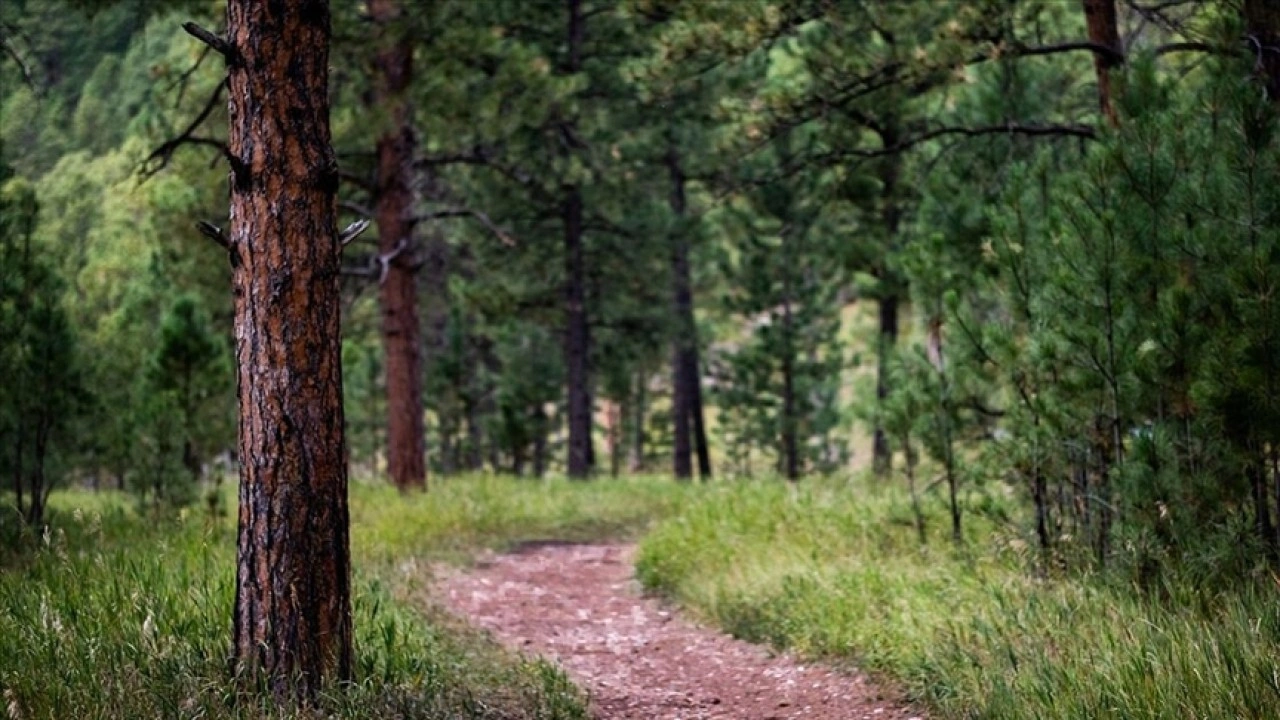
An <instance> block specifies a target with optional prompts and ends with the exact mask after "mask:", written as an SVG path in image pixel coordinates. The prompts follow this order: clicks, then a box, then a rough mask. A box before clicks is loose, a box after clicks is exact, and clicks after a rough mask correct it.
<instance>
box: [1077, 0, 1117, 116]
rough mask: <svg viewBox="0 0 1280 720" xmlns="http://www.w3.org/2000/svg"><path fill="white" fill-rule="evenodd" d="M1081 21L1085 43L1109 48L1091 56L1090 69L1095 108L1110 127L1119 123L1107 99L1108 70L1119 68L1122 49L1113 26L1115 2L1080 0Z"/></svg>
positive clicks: (1109, 84)
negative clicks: (1086, 33) (1086, 32)
mask: <svg viewBox="0 0 1280 720" xmlns="http://www.w3.org/2000/svg"><path fill="white" fill-rule="evenodd" d="M1083 2H1084V19H1085V24H1086V25H1087V26H1088V28H1089V42H1092V43H1094V44H1096V45H1101V46H1103V47H1106V48H1110V49H1111V50H1112V53H1110V54H1109V53H1100V52H1094V53H1093V68H1094V72H1096V73H1097V75H1098V107H1099V108H1101V110H1102V114H1103V116H1104V117H1106V118H1107V122H1108V123H1110V124H1111V126H1112V127H1117V126H1119V124H1120V119H1119V117H1118V116H1117V115H1116V109H1115V104H1114V102H1112V97H1111V95H1112V94H1111V69H1112V68H1114V67H1116V66H1118V65H1120V63H1121V59H1120V58H1121V57H1123V52H1124V50H1123V48H1121V47H1120V30H1119V26H1118V25H1117V24H1116V0H1083Z"/></svg>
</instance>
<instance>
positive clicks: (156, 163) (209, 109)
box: [141, 82, 240, 180]
mask: <svg viewBox="0 0 1280 720" xmlns="http://www.w3.org/2000/svg"><path fill="white" fill-rule="evenodd" d="M225 85H226V83H225V82H221V83H218V87H216V88H214V91H213V94H212V95H210V96H209V100H208V102H206V103H205V104H204V108H203V109H202V110H200V114H198V115H196V118H195V119H194V120H192V121H191V123H190V124H188V125H187V127H186V128H185V129H184V130H183V131H182V132H180V133H178V135H177V136H176V137H173V138H170V139H168V140H166V141H164V142H163V143H161V144H160V146H159V147H157V148H156V149H155V150H153V151H151V154H150V155H148V156H147V159H146V160H143V161H142V168H141V175H142V179H143V180H147V179H149V178H151V177H152V176H154V175H155V174H156V173H158V172H160V171H161V170H163V169H164V168H165V167H167V166H168V165H169V161H170V160H171V159H173V154H174V153H175V152H177V150H178V148H180V147H182V146H183V145H205V146H208V147H212V148H216V149H217V150H218V151H219V152H221V153H222V156H223V157H225V158H227V160H229V161H230V162H231V165H232V168H233V169H234V168H236V167H237V166H238V165H239V164H240V163H239V160H238V158H235V157H234V156H232V154H231V150H230V148H228V147H227V144H226V143H224V142H222V141H221V140H215V139H213V138H207V137H200V136H198V135H196V134H195V132H196V130H197V129H199V127H200V126H201V125H202V124H203V123H204V121H205V120H206V119H208V117H209V115H211V114H212V113H213V109H214V108H215V107H217V106H218V102H219V101H220V100H221V99H222V88H223V87H224V86H225Z"/></svg>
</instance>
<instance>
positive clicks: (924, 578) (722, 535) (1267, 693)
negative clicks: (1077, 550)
mask: <svg viewBox="0 0 1280 720" xmlns="http://www.w3.org/2000/svg"><path fill="white" fill-rule="evenodd" d="M984 503H985V504H986V505H987V507H986V512H985V513H983V514H972V513H971V514H970V515H969V516H967V523H968V529H967V536H966V543H965V545H964V546H963V547H962V549H960V550H957V549H955V548H954V547H953V546H952V545H951V544H950V543H949V542H948V541H947V540H946V539H945V537H944V535H943V533H944V532H946V530H947V527H946V521H945V520H944V518H943V516H942V515H941V514H939V515H938V516H937V517H932V518H931V520H932V525H933V527H934V528H935V529H936V531H937V535H936V537H932V538H931V540H930V543H929V544H928V545H926V546H923V547H922V546H921V545H920V544H919V542H918V541H917V540H916V539H915V535H914V533H915V531H914V528H913V527H912V526H911V522H910V513H909V508H908V505H907V500H906V498H904V497H902V495H901V494H900V493H898V492H896V491H895V490H892V489H884V488H881V489H876V488H874V487H870V486H867V487H863V486H861V485H858V486H857V487H851V486H849V485H848V484H846V483H840V482H836V481H823V482H818V481H814V482H809V481H806V482H805V483H803V484H801V486H800V487H798V488H792V487H788V486H786V485H784V484H783V483H780V482H747V483H738V484H725V485H720V486H718V487H716V488H714V489H711V490H709V491H708V492H707V493H706V494H705V495H704V496H702V497H700V498H698V499H696V500H693V501H692V502H691V503H690V504H689V505H688V506H686V507H685V508H684V510H683V511H682V512H681V513H680V514H679V515H678V516H676V517H674V518H671V519H669V520H667V521H666V522H664V523H662V524H661V525H660V526H659V527H658V528H657V529H656V530H655V531H654V532H653V533H652V534H650V535H649V536H648V537H647V538H646V539H645V540H644V542H643V543H642V546H641V551H640V555H639V560H638V566H639V567H638V571H639V575H640V577H641V579H642V581H643V582H644V583H645V584H646V585H647V586H648V587H650V588H652V589H655V590H658V591H661V592H663V593H666V594H668V595H670V596H672V597H674V598H676V599H678V600H679V601H680V602H682V603H683V604H685V605H687V606H690V607H691V608H693V609H695V611H696V612H699V613H701V614H703V615H704V616H705V617H706V618H708V619H709V620H711V621H713V622H715V623H718V624H720V625H721V626H722V627H724V628H725V629H727V630H728V631H730V632H732V633H734V634H736V635H738V636H741V637H744V638H747V639H750V640H754V641H760V642H767V643H770V644H772V645H775V646H779V647H787V648H793V649H796V650H798V651H800V652H802V653H804V654H808V655H811V656H820V657H827V658H836V659H847V660H851V661H854V662H856V663H858V664H860V665H861V666H862V667H864V668H866V669H870V670H873V671H876V672H878V673H880V674H881V675H882V676H884V677H886V678H888V679H890V680H891V681H895V682H896V683H898V684H899V685H901V687H902V688H903V689H904V690H905V691H906V692H907V693H908V695H909V696H910V697H911V698H912V699H914V700H917V701H921V702H923V703H924V704H926V705H928V706H930V707H932V708H934V709H935V710H936V711H937V712H938V713H939V714H940V715H942V716H944V717H957V718H961V717H964V718H968V717H982V718H1025V719H1036V720H1050V719H1052V718H1061V719H1062V720H1068V719H1070V720H1076V719H1078V718H1117V719H1118V718H1170V719H1173V718H1275V717H1277V714H1276V708H1280V581H1277V580H1276V579H1274V577H1261V578H1259V579H1258V581H1257V582H1251V583H1248V584H1244V585H1242V586H1240V587H1238V588H1235V589H1233V590H1231V591H1221V590H1218V591H1214V590H1208V589H1202V588H1197V587H1196V586H1195V585H1194V584H1193V583H1192V582H1191V581H1189V580H1185V579H1183V580H1179V579H1177V578H1176V577H1174V576H1170V577H1167V578H1166V579H1165V580H1164V582H1165V583H1166V586H1165V587H1164V588H1162V591H1161V592H1158V593H1153V592H1146V593H1140V592H1139V591H1137V590H1136V589H1134V588H1131V587H1127V586H1117V585H1116V584H1115V583H1114V582H1112V581H1108V580H1106V579H1105V578H1104V577H1101V576H1095V577H1069V578H1060V579H1056V580H1055V579H1038V578H1037V577H1036V575H1035V574H1034V573H1031V572H1029V571H1028V564H1029V563H1028V558H1027V557H1026V553H1027V552H1028V550H1027V548H1026V546H1025V543H1024V542H1023V541H1022V540H1020V539H1019V538H1018V537H1017V535H1016V534H1014V533H1010V532H1008V531H1006V530H1005V527H1006V526H1005V525H1004V521H1002V520H1001V518H1003V517H1005V516H1007V515H1008V514H1009V513H1010V512H1012V509H1009V508H1003V507H1001V506H1000V505H1001V503H1000V501H999V500H998V499H996V500H992V499H991V498H987V499H986V500H985V501H984Z"/></svg>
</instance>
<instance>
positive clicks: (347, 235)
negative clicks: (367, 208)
mask: <svg viewBox="0 0 1280 720" xmlns="http://www.w3.org/2000/svg"><path fill="white" fill-rule="evenodd" d="M368 229H369V221H368V220H363V219H362V220H357V221H355V222H353V223H351V224H350V225H348V226H347V227H346V229H345V230H343V231H342V232H341V233H338V242H339V243H340V244H341V246H342V247H346V246H348V245H350V244H351V241H352V240H355V239H356V238H357V237H359V236H360V233H362V232H364V231H365V230H368Z"/></svg>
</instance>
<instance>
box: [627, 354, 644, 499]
mask: <svg viewBox="0 0 1280 720" xmlns="http://www.w3.org/2000/svg"><path fill="white" fill-rule="evenodd" d="M648 384H649V383H648V376H647V375H646V373H645V372H644V371H643V370H641V371H640V372H637V373H636V387H635V391H634V392H633V393H632V399H631V428H630V430H631V448H630V452H629V456H630V457H629V458H628V460H627V471H628V472H630V473H633V474H634V473H638V472H640V471H642V470H644V420H645V416H646V415H647V414H648V413H647V412H646V406H647V405H648V402H649V398H648Z"/></svg>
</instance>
